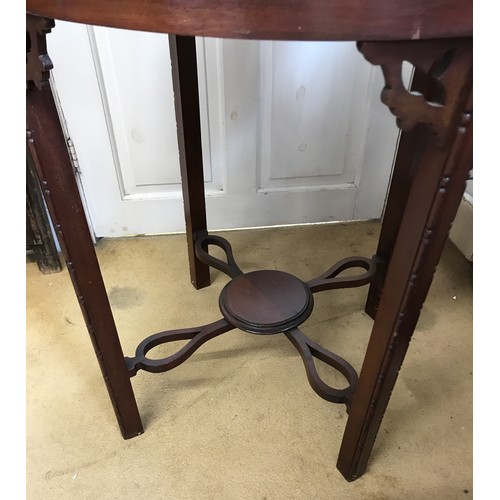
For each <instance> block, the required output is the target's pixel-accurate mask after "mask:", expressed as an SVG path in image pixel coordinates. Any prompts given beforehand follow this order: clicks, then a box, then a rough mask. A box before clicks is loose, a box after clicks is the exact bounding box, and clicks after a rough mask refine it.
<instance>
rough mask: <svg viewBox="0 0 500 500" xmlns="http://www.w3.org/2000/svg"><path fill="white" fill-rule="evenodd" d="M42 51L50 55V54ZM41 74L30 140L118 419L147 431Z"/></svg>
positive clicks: (32, 100) (31, 105) (131, 431)
mask: <svg viewBox="0 0 500 500" xmlns="http://www.w3.org/2000/svg"><path fill="white" fill-rule="evenodd" d="M26 22H27V29H28V30H29V33H30V35H31V38H32V39H33V38H35V37H36V36H38V35H39V34H40V30H41V27H42V28H43V30H44V32H46V31H47V30H50V23H45V24H44V23H40V19H37V18H33V17H31V16H28V18H27V21H26ZM31 48H33V45H32V46H31ZM41 55H42V59H44V60H46V57H45V56H46V55H45V56H44V55H43V54H41ZM40 75H42V77H44V75H43V74H42V73H40V72H39V71H38V70H36V71H35V72H32V73H30V72H29V71H28V74H27V76H26V80H27V82H29V83H30V85H29V87H30V88H29V89H28V91H27V93H26V126H27V131H26V136H27V146H28V147H29V150H30V152H31V155H32V157H33V162H34V165H35V168H36V170H37V175H38V179H39V181H40V185H41V187H42V190H43V194H44V197H45V201H46V203H47V208H48V210H49V213H50V216H51V219H52V223H53V225H54V229H55V231H56V234H57V238H58V240H59V244H60V246H61V250H62V253H63V256H64V259H65V261H66V267H67V269H68V271H69V274H70V276H71V280H72V282H73V287H74V289H75V292H76V296H77V298H78V302H79V303H80V308H81V310H82V314H83V317H84V318H85V323H86V325H87V329H88V331H89V334H90V339H91V340H92V344H93V346H94V350H95V353H96V356H97V360H98V362H99V365H100V368H101V371H102V374H103V378H104V381H105V383H106V386H107V389H108V392H109V396H110V398H111V402H112V404H113V407H114V409H115V413H116V418H117V420H118V424H119V426H120V429H121V431H122V435H123V437H124V438H126V439H127V438H131V437H134V436H137V435H138V434H141V433H142V432H143V428H142V423H141V419H140V416H139V410H138V408H137V404H136V401H135V397H134V392H133V390H132V385H131V383H130V378H129V375H128V371H127V368H126V366H125V361H124V359H123V352H122V348H121V345H120V340H119V338H118V333H117V331H116V326H115V322H114V319H113V314H112V312H111V308H110V305H109V301H108V296H107V294H106V288H105V286H104V282H103V279H102V275H101V271H100V268H99V263H98V261H97V256H96V253H95V250H94V245H93V242H92V238H91V236H90V232H89V228H88V225H87V219H86V217H85V212H84V209H83V205H82V202H81V199H80V194H79V192H78V186H77V183H76V179H75V175H74V172H73V165H72V164H71V160H70V158H69V154H68V150H67V148H66V141H65V139H64V135H63V131H62V128H61V124H60V121H59V116H58V114H57V109H56V106H55V103H54V98H53V96H52V92H51V90H50V87H49V86H48V85H39V83H40V81H39V80H37V79H38V78H39V77H40ZM45 81H46V80H45ZM31 84H34V86H32V85H31Z"/></svg>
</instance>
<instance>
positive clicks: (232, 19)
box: [26, 0, 472, 481]
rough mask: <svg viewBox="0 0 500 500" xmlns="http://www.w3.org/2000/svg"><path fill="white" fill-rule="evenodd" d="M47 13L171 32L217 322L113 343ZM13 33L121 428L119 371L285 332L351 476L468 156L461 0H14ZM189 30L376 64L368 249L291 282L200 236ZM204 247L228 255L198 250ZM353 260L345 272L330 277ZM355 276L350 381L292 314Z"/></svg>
mask: <svg viewBox="0 0 500 500" xmlns="http://www.w3.org/2000/svg"><path fill="white" fill-rule="evenodd" d="M54 19H61V20H66V21H73V22H78V23H86V24H92V25H102V26H109V27H116V28H125V29H132V30H142V31H154V32H162V33H169V37H170V50H171V59H172V70H173V81H174V94H175V101H176V116H177V128H178V140H179V150H180V160H181V173H182V187H183V196H184V206H185V214H186V228H187V239H188V252H189V262H190V270H191V279H192V282H193V284H194V286H195V287H196V288H201V287H204V286H207V285H209V284H210V277H209V267H210V266H212V267H215V268H217V269H219V270H220V271H222V272H224V273H226V274H227V275H228V276H229V277H230V278H231V280H230V281H229V282H228V284H227V285H226V286H225V288H224V289H223V291H222V293H221V295H220V299H219V308H220V311H221V314H222V319H220V320H219V321H217V322H215V323H212V324H209V325H204V326H201V327H195V328H186V329H184V330H173V331H170V332H161V333H158V334H155V335H152V336H150V337H148V338H146V339H145V340H144V341H142V342H141V343H140V344H139V346H138V348H137V350H136V353H135V356H134V357H125V356H124V354H123V352H122V348H121V345H120V340H119V337H118V333H117V331H116V327H115V323H114V319H113V314H112V312H111V308H110V305H109V301H108V297H107V293H106V289H105V287H104V283H103V280H102V276H101V272H100V269H99V265H98V262H97V257H96V254H95V250H94V246H93V243H92V239H91V236H90V232H89V229H88V226H87V221H86V218H85V214H84V210H83V206H82V202H81V199H80V196H79V192H78V188H77V184H76V181H75V177H74V174H73V169H72V165H71V162H70V159H69V156H68V152H67V149H66V144H65V141H64V137H63V134H62V130H61V125H60V123H59V119H58V115H57V111H56V108H55V105H54V101H53V97H52V93H51V90H50V87H49V86H48V79H49V71H50V69H51V68H52V62H51V60H50V58H49V56H48V54H47V51H46V42H45V36H46V34H48V33H49V32H50V31H51V29H52V28H53V27H54ZM26 34H27V58H26V62H27V74H26V82H27V131H26V133H27V143H28V147H29V149H30V151H31V153H32V155H33V159H34V162H35V165H36V169H37V174H38V177H39V180H40V184H41V186H42V189H43V192H44V195H45V199H46V202H47V206H48V209H49V212H50V216H51V218H52V221H53V224H54V227H55V230H56V232H57V235H58V238H59V242H60V245H61V249H62V252H63V254H64V258H65V259H66V264H67V268H68V271H69V273H70V276H71V279H72V282H73V285H74V288H75V291H76V294H77V297H78V301H79V302H80V305H81V309H82V313H83V315H84V317H85V321H86V324H87V327H88V331H89V333H90V338H91V340H92V342H93V345H94V349H95V352H96V355H97V359H98V361H99V364H100V367H101V370H102V373H103V377H104V380H105V383H106V385H107V388H108V391H109V395H110V398H111V401H112V403H113V406H114V409H115V413H116V418H117V420H118V424H119V426H120V429H121V432H122V434H123V437H124V438H126V439H127V438H132V437H134V436H137V435H139V434H141V433H142V432H143V427H142V423H141V418H140V415H139V411H138V408H137V404H136V401H135V397H134V393H133V390H132V385H131V382H130V378H131V377H133V376H134V375H135V374H136V372H137V371H138V370H140V369H142V370H146V371H150V372H163V371H166V370H170V369H172V368H174V367H176V366H178V365H179V364H180V363H182V362H183V361H185V360H186V359H187V358H188V357H189V356H190V355H191V354H192V353H193V352H194V351H195V350H196V349H197V348H198V347H199V346H201V345H202V344H203V343H204V342H206V341H208V340H209V339H211V338H213V337H215V336H217V335H221V334H223V333H225V332H227V331H229V330H232V329H233V328H239V329H242V330H244V331H247V332H250V333H252V334H258V335H274V334H284V335H286V336H287V337H288V339H289V340H290V341H291V342H292V343H293V345H294V346H295V347H296V348H297V350H298V352H299V354H300V355H301V356H302V358H303V361H304V366H305V369H306V374H307V377H308V379H309V382H310V384H311V386H312V388H313V389H314V390H315V391H316V392H317V393H318V394H319V395H320V396H321V397H323V398H324V399H326V400H328V401H332V402H334V403H341V404H345V405H346V408H347V411H348V415H349V416H348V420H347V425H346V428H345V432H344V436H343V441H342V445H341V449H340V452H339V455H338V460H337V467H338V469H339V470H340V472H341V473H342V474H343V476H344V477H345V478H346V479H347V480H348V481H352V480H354V479H356V478H358V477H360V476H361V475H362V474H363V473H364V471H365V469H366V466H367V462H368V458H369V456H370V452H371V450H372V447H373V444H374V441H375V438H376V435H377V431H378V429H379V427H380V423H381V421H382V417H383V414H384V411H385V409H386V407H387V404H388V402H389V398H390V395H391V391H392V388H393V387H394V384H395V382H396V379H397V375H398V372H399V369H400V367H401V364H402V362H403V359H404V357H405V354H406V351H407V348H408V345H409V342H410V339H411V336H412V334H413V331H414V328H415V325H416V323H417V320H418V317H419V313H420V309H421V307H422V305H423V302H424V300H425V298H426V295H427V292H428V290H429V287H430V284H431V281H432V278H433V274H434V270H435V267H436V265H437V263H438V261H439V258H440V255H441V252H442V249H443V246H444V244H445V242H446V239H447V236H448V231H449V228H450V225H451V223H452V222H453V219H454V217H455V214H456V211H457V208H458V205H459V203H460V200H461V197H462V194H463V191H464V187H465V182H466V179H467V177H468V173H469V171H470V169H471V168H472V0H378V1H375V0H362V1H359V2H353V1H352V0H328V1H327V0H218V1H213V0H212V1H209V0H182V1H175V0H79V1H78V2H74V1H71V0H58V1H50V0H27V23H26ZM195 36H208V37H221V38H239V39H258V40H299V41H300V40H324V41H325V40H329V41H335V40H343V41H346V40H351V41H357V42H358V49H359V51H360V53H361V55H362V56H364V57H365V58H366V59H367V60H368V61H369V62H370V63H372V64H374V65H378V66H380V67H381V69H382V71H383V74H384V78H385V84H386V85H385V87H384V89H381V90H382V94H381V99H382V102H383V103H384V104H386V105H387V106H388V107H389V108H390V110H391V112H392V113H393V114H394V115H395V116H396V121H397V125H398V127H399V128H401V129H402V134H401V138H400V142H399V148H398V153H397V158H396V162H395V165H394V172H393V176H392V181H391V186H390V190H389V197H388V201H387V207H386V211H385V215H384V219H383V223H382V229H381V234H380V240H379V243H378V248H377V253H376V255H375V256H373V257H372V258H366V257H347V258H345V259H343V260H342V261H340V262H338V263H336V264H335V265H334V266H333V267H331V268H330V269H329V270H328V271H326V272H325V274H323V275H322V276H320V277H317V278H314V277H313V279H311V280H310V281H308V282H302V281H301V280H299V279H298V278H296V277H295V276H292V275H290V274H287V273H284V272H280V271H266V270H263V271H253V272H248V273H244V272H243V271H242V270H241V269H240V268H239V267H238V265H237V264H236V261H235V258H234V256H233V254H232V251H231V247H230V245H229V243H228V242H227V241H226V240H225V239H223V238H221V237H218V236H211V235H209V234H208V233H207V225H206V215H205V198H204V196H205V195H204V188H203V168H202V155H201V133H200V116H199V100H198V83H197V72H196V52H195V39H194V37H195ZM361 55H360V57H361ZM403 61H408V62H410V63H411V64H412V65H413V66H414V67H415V73H414V78H413V83H412V88H411V90H407V89H406V88H405V86H404V85H403V82H402V77H401V67H402V63H403ZM327 63H328V61H325V64H327ZM213 245H215V246H218V247H220V248H222V249H223V250H224V251H225V254H226V261H222V260H220V259H218V258H215V257H213V256H211V255H210V253H209V249H210V246H213ZM331 264H332V263H326V264H325V269H327V268H328V267H329V266H331ZM355 267H357V268H360V269H361V271H360V272H359V273H358V274H357V275H356V276H349V277H346V276H342V275H341V273H342V272H343V271H344V270H346V269H349V268H355ZM367 284H369V291H368V298H367V302H366V309H365V310H366V312H367V313H368V314H369V315H370V316H371V317H372V318H373V319H374V324H373V330H372V333H371V337H370V340H369V343H368V347H367V350H366V354H365V358H364V361H363V365H362V368H361V372H360V374H359V378H358V374H357V373H356V371H355V370H354V368H352V366H351V365H350V364H349V363H348V362H347V361H345V360H344V359H342V358H340V357H339V356H337V355H336V354H334V353H332V352H330V351H328V350H326V349H324V348H323V347H321V346H319V345H318V344H316V343H315V342H313V341H312V340H311V339H309V338H308V337H306V336H305V335H304V334H303V333H302V332H301V331H300V329H299V326H300V325H301V324H302V323H303V322H304V321H305V320H306V319H307V318H308V317H309V315H310V314H311V311H312V310H313V306H314V298H313V297H314V294H315V293H317V292H320V291H323V290H331V289H338V288H345V287H353V286H363V285H367ZM181 307H182V306H181ZM214 307H217V306H216V305H215V304H214ZM181 339H186V340H189V342H188V343H187V344H186V345H185V346H184V347H183V348H182V349H181V350H180V351H179V352H177V353H176V354H173V355H171V356H169V357H167V358H165V359H162V360H152V359H148V358H147V352H148V350H149V349H152V348H153V347H154V346H156V345H159V344H162V343H165V342H170V341H174V340H181ZM313 358H317V359H319V360H321V361H323V362H325V363H327V364H329V365H330V366H332V367H333V368H335V369H337V370H339V371H340V372H341V373H342V374H343V375H344V376H345V378H346V379H347V381H348V386H347V387H346V388H344V389H341V390H340V389H336V388H333V387H330V386H328V385H327V384H326V383H325V382H324V381H322V380H321V378H320V377H319V375H318V372H317V371H316V368H315V366H314V360H313ZM311 418H314V417H313V416H311Z"/></svg>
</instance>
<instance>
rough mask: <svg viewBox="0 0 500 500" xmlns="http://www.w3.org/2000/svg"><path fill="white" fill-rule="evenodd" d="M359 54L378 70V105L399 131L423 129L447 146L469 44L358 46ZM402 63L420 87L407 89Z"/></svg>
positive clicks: (457, 114) (465, 78) (466, 78)
mask: <svg viewBox="0 0 500 500" xmlns="http://www.w3.org/2000/svg"><path fill="white" fill-rule="evenodd" d="M358 49H359V51H360V52H361V53H362V54H363V55H364V56H365V58H366V59H367V60H368V61H369V62H371V63H372V64H375V65H379V66H381V67H382V71H383V73H384V78H385V84H386V85H385V87H384V89H383V91H382V94H381V100H382V102H383V103H384V104H386V105H387V106H388V107H389V109H390V110H391V112H392V113H393V114H394V115H395V116H396V117H397V125H398V127H399V128H401V129H402V130H404V131H408V130H411V129H412V128H413V127H414V126H415V125H417V124H418V123H425V124H427V125H428V126H429V127H430V129H431V130H432V132H433V133H434V135H435V139H436V142H437V143H438V144H439V145H444V144H446V143H448V141H449V140H450V138H451V137H452V136H453V135H454V134H455V132H456V130H457V128H458V126H459V124H460V120H461V115H462V113H463V112H464V111H466V110H465V109H462V107H463V103H464V102H465V100H466V98H467V93H468V89H469V85H470V82H471V79H472V41H471V40H469V39H449V40H412V41H399V42H359V43H358ZM403 61H408V62H409V63H411V64H412V65H413V66H414V67H415V72H418V74H419V77H420V78H419V79H420V81H422V80H423V81H424V82H425V84H424V87H425V88H417V89H415V88H412V90H408V89H407V88H406V87H405V85H404V83H403V79H402V67H403Z"/></svg>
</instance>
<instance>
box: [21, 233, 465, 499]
mask: <svg viewBox="0 0 500 500" xmlns="http://www.w3.org/2000/svg"><path fill="white" fill-rule="evenodd" d="M378 230H379V225H378V224H377V223H356V224H349V225H326V226H323V225H316V226H307V227H293V228H277V229H266V230H251V231H250V230H249V231H235V232H227V233H225V234H224V236H225V237H226V238H228V239H229V241H230V242H231V243H232V245H233V248H234V253H235V256H236V259H237V261H238V263H239V265H240V267H241V268H242V269H243V270H244V271H250V270H257V269H261V268H269V269H280V270H283V271H288V272H291V273H293V274H296V275H297V276H299V277H301V278H302V279H310V278H312V277H315V276H317V275H318V274H320V273H322V272H323V271H325V270H326V269H327V268H328V267H330V266H331V265H332V264H333V263H334V262H336V261H337V260H338V259H340V258H342V257H345V256H349V255H365V256H371V255H372V254H373V253H374V251H375V248H376V243H377V236H378ZM97 252H98V256H99V260H100V262H101V266H102V272H103V275H104V279H105V283H106V285H107V289H108V294H109V297H110V301H111V304H112V307H113V310H114V312H115V319H116V323H117V326H118V331H119V333H120V337H121V340H122V345H123V349H124V352H125V354H126V355H133V353H134V350H135V347H136V345H137V344H138V343H139V342H140V341H141V340H142V339H143V338H144V337H146V336H148V335H150V334H152V333H156V332H158V331H162V330H166V329H173V328H185V327H190V326H196V325H201V324H205V323H208V322H211V321H214V320H216V319H218V318H219V317H220V312H219V311H218V307H217V298H218V294H219V292H220V290H221V288H222V287H223V286H224V284H225V283H226V282H227V277H226V276H225V275H223V274H221V273H219V272H217V271H212V277H213V284H212V286H210V287H209V288H205V289H203V290H200V291H196V290H194V288H193V287H192V286H191V284H190V281H189V274H188V267H187V257H186V246H185V241H184V237H183V236H182V235H175V236H157V237H156V236H155V237H142V238H129V239H118V240H101V241H100V242H99V243H98V244H97ZM366 290H367V289H366V288H361V289H352V290H347V291H331V292H323V293H321V294H318V295H317V296H316V297H315V300H316V306H315V311H314V312H313V314H312V316H311V317H310V319H309V320H308V321H307V322H306V323H305V324H304V325H303V327H302V329H303V330H304V331H305V332H306V333H307V334H308V335H310V336H311V337H312V338H313V339H315V340H316V341H317V342H319V343H321V344H322V345H324V346H325V347H327V348H330V349H332V350H334V351H335V352H337V353H339V354H340V355H342V356H344V357H345V358H346V359H348V360H349V361H350V362H351V363H352V364H353V365H354V367H355V368H356V369H358V370H359V368H360V366H361V363H362V359H363V353H364V349H365V347H366V344H367V341H368V337H369V334H370V328H371V324H372V321H371V319H370V318H369V317H368V316H367V315H366V314H365V313H364V312H363V303H364V298H365V295H366ZM181 344H182V343H177V344H176V345H173V344H169V345H168V346H163V347H158V348H155V352H153V351H151V355H153V354H154V355H157V356H159V357H162V356H164V355H165V354H166V353H172V352H174V351H175V350H176V349H178V348H179V345H181ZM320 369H321V373H323V374H324V377H325V379H326V380H327V381H330V382H334V381H335V380H336V377H335V374H332V373H331V372H330V371H329V370H328V369H323V367H322V366H320ZM133 386H134V390H135V393H136V397H137V401H138V405H139V409H140V412H141V415H142V418H143V423H144V425H145V428H146V431H145V433H144V434H143V435H141V436H139V437H136V438H134V439H131V440H128V441H125V440H123V439H122V438H121V435H120V432H119V430H118V427H117V425H116V422H115V418H114V413H113V411H112V408H111V403H110V401H109V399H108V395H107V391H106V389H105V386H104V383H103V381H102V378H101V374H100V370H99V368H98V365H97V361H96V359H95V356H94V352H93V350H92V346H91V343H90V340H89V337H88V334H87V331H86V329H85V325H84V322H83V319H82V317H81V314H80V310H79V306H78V303H77V300H76V298H75V295H74V293H73V289H72V286H71V282H70V279H69V276H68V273H67V272H66V270H64V271H63V272H62V273H58V274H52V275H42V274H40V273H39V271H38V268H37V266H36V264H27V497H28V498H29V499H44V500H45V499H47V500H48V499H58V500H59V499H134V498H148V499H175V500H184V499H210V500H211V499H214V500H236V499H242V500H245V499H252V500H264V499H265V500H274V499H276V500H278V499H279V500H281V499H283V500H284V499H373V500H375V499H398V500H399V499H439V500H444V499H467V498H472V268H471V265H470V264H469V263H468V262H467V261H466V260H465V259H464V258H463V257H462V255H461V254H460V253H459V252H458V251H457V250H456V248H455V247H453V246H452V245H451V244H450V245H448V246H447V247H446V250H445V252H444V254H443V258H442V260H441V263H440V265H439V267H438V269H437V271H436V274H435V279H434V283H433V285H432V288H431V290H430V293H429V296H428V300H427V302H426V304H425V306H424V308H423V311H422V315H421V318H420V321H419V324H418V327H417V330H416V332H415V335H414V338H413V340H412V343H411V345H410V349H409V352H408V355H407V358H406V360H405V363H404V364H403V368H402V370H401V372H400V376H399V380H398V383H397V385H396V388H395V390H394V392H393V396H392V399H391V402H390V404H389V408H388V410H387V412H386V416H385V418H384V421H383V423H382V427H381V430H380V433H379V435H378V438H377V441H376V444H375V448H374V451H373V453H372V456H371V459H370V462H369V467H368V470H367V472H366V473H365V475H364V476H363V477H361V478H360V479H358V480H357V481H355V482H353V483H348V482H346V481H345V480H344V479H343V477H342V476H341V475H340V473H339V472H338V471H337V469H336V468H335V462H336V458H337V454H338V450H339V446H340V441H341V438H342V432H343V429H344V427H345V423H346V413H345V409H344V407H343V406H341V405H334V404H332V403H327V402H326V401H324V400H322V399H321V398H320V397H319V396H317V395H316V394H315V393H314V392H313V391H312V389H311V388H310V386H309V384H308V382H307V379H306V375H305V371H304V368H303V365H302V361H301V359H300V357H299V356H298V354H297V352H296V351H295V348H294V347H293V346H292V345H291V343H290V342H289V341H288V340H287V339H286V338H285V337H284V336H282V335H273V336H266V337H261V336H256V335H251V334H248V333H244V332H241V331H239V330H234V331H232V332H229V333H226V334H224V335H222V336H221V337H218V338H216V339H213V340H211V341H209V342H208V343H207V344H205V345H204V346H203V347H202V348H201V349H200V350H199V351H197V352H196V353H195V354H194V355H193V356H192V358H190V359H189V360H188V361H186V362H185V363H184V364H182V365H181V366H180V367H178V368H176V369H175V370H173V371H171V372H168V373H164V374H156V375H155V374H149V373H144V372H139V373H138V375H137V376H136V377H134V378H133Z"/></svg>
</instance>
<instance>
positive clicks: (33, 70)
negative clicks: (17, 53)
mask: <svg viewBox="0 0 500 500" xmlns="http://www.w3.org/2000/svg"><path fill="white" fill-rule="evenodd" d="M53 27H54V20H53V19H47V18H44V17H37V16H31V15H29V14H28V15H26V87H27V88H32V87H33V86H36V87H38V88H39V89H41V88H43V87H44V86H45V85H47V84H48V82H49V77H50V73H49V71H50V70H51V69H52V67H53V65H52V61H51V60H50V57H49V55H48V54H47V44H46V40H45V35H47V33H50V31H51V29H52V28H53Z"/></svg>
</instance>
